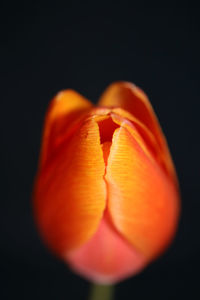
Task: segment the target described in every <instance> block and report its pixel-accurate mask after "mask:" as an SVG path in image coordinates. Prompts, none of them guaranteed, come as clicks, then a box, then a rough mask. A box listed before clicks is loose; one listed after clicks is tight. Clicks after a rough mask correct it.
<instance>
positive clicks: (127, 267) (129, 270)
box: [66, 217, 146, 284]
mask: <svg viewBox="0 0 200 300" xmlns="http://www.w3.org/2000/svg"><path fill="white" fill-rule="evenodd" d="M66 259H67V261H68V262H69V263H70V265H71V267H72V268H73V269H75V271H76V272H77V273H79V274H82V275H84V276H86V277H87V278H88V279H89V280H92V281H95V282H98V283H101V284H112V283H116V282H117V281H119V280H122V279H125V278H126V277H128V276H130V275H135V274H136V273H138V272H139V271H140V270H141V269H142V268H144V266H145V265H146V258H145V257H144V255H142V254H141V253H138V251H137V250H135V249H134V247H132V246H131V245H129V244H128V243H127V242H126V241H125V240H124V239H123V238H122V237H121V236H120V235H119V234H118V233H117V232H115V231H114V230H113V229H112V227H111V226H110V225H109V222H108V221H107V220H106V218H105V217H104V218H103V219H102V220H101V223H100V225H99V227H98V230H97V232H96V233H95V234H94V236H93V237H92V238H91V239H90V240H89V241H88V242H87V243H86V244H84V245H83V246H82V247H80V248H79V249H77V250H74V251H72V252H71V253H69V254H68V255H67V256H66Z"/></svg>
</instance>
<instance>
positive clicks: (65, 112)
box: [40, 90, 92, 165]
mask: <svg viewBox="0 0 200 300" xmlns="http://www.w3.org/2000/svg"><path fill="white" fill-rule="evenodd" d="M91 107H92V103H90V102H89V101H88V100H87V99H85V98H84V97H83V96H81V95H80V94H78V93H77V92H75V91H73V90H64V91H61V92H59V93H58V94H57V95H56V96H55V98H54V99H53V100H52V101H51V103H50V105H49V108H48V112H47V114H46V118H45V126H44V134H43V139H42V150H41V157H40V164H41V165H44V163H45V162H46V160H47V159H48V158H49V157H50V156H51V155H52V153H53V152H54V150H55V148H56V147H58V146H59V145H60V144H61V143H62V141H63V140H66V135H69V134H70V133H71V130H72V129H73V128H74V127H75V126H74V125H75V123H76V124H78V121H79V119H80V117H81V116H83V115H84V113H85V112H88V110H89V109H90V108H91Z"/></svg>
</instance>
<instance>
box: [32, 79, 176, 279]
mask: <svg viewBox="0 0 200 300" xmlns="http://www.w3.org/2000/svg"><path fill="white" fill-rule="evenodd" d="M179 210H180V202H179V188H178V180H177V176H176V172H175V169H174V165H173V162H172V159H171V156H170V152H169V149H168V146H167V142H166V140H165V137H164V135H163V133H162V130H161V128H160V125H159V122H158V120H157V118H156V115H155V113H154V111H153V109H152V106H151V104H150V102H149V100H148V98H147V96H146V95H145V93H144V92H143V91H142V90H141V89H139V88H138V87H136V86H135V85H133V84H131V83H128V82H117V83H113V84H111V85H110V86H109V87H108V88H107V89H106V91H105V92H104V93H103V95H102V96H101V98H100V101H99V104H98V106H96V107H95V106H93V104H92V103H91V102H89V101H88V100H87V99H85V98H84V97H82V96H81V95H79V94H78V93H77V92H75V91H73V90H64V91H61V92H60V93H58V94H57V95H56V96H55V98H54V99H53V100H52V102H51V103H50V105H49V108H48V111H47V114H46V119H45V126H44V133H43V139H42V147H41V155H40V161H39V169H38V174H37V177H36V181H35V188H34V213H35V218H36V223H37V226H38V228H39V231H40V234H41V237H42V239H43V240H44V242H45V244H46V245H47V246H48V247H49V248H50V249H51V251H53V252H54V253H55V254H56V255H57V256H59V257H60V258H61V259H63V260H64V261H65V262H66V263H67V264H68V265H69V266H70V267H71V268H72V269H73V270H75V272H77V273H78V274H81V275H83V276H84V277H85V278H87V279H89V280H91V281H93V282H96V283H104V284H112V283H116V282H118V281H120V280H122V279H125V278H127V277H129V276H132V275H134V274H137V273H138V272H140V271H141V270H143V269H144V267H145V266H147V265H148V264H149V263H150V262H151V261H153V260H154V259H155V258H157V257H158V256H159V255H160V254H161V253H163V251H164V250H165V249H166V248H167V246H168V245H169V244H170V243H171V241H172V239H173V237H174V235H175V232H176V229H177V223H178V216H179Z"/></svg>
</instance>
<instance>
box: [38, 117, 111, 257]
mask: <svg viewBox="0 0 200 300" xmlns="http://www.w3.org/2000/svg"><path fill="white" fill-rule="evenodd" d="M104 173H105V164H104V158H103V153H102V149H101V146H100V136H99V128H98V125H97V123H96V122H95V121H94V120H92V119H90V120H88V121H86V122H85V123H84V124H83V125H82V127H81V128H79V129H78V130H77V131H76V132H75V134H74V135H73V137H72V138H71V140H70V142H68V141H66V142H65V143H63V144H62V146H61V147H60V148H59V151H58V152H57V153H56V156H54V157H53V158H52V159H51V160H50V161H49V163H48V164H46V165H45V167H44V168H42V169H41V170H40V171H39V174H38V176H37V179H36V185H35V214H36V218H37V223H38V226H39V228H40V232H41V233H42V236H43V238H44V240H45V241H46V243H47V244H48V245H49V246H50V247H51V248H52V249H53V250H54V251H56V252H57V253H58V254H60V255H63V253H64V254H66V252H67V251H69V250H71V249H75V248H77V247H79V246H80V245H82V244H83V243H85V242H86V241H87V240H88V239H89V238H90V237H91V236H92V235H93V234H94V232H95V231H96V230H97V227H98V224H99V222H100V219H101V217H102V214H103V211H104V208H105V201H106V186H105V181H104V180H103V176H104Z"/></svg>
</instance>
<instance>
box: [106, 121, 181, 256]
mask: <svg viewBox="0 0 200 300" xmlns="http://www.w3.org/2000/svg"><path fill="white" fill-rule="evenodd" d="M105 178H106V182H107V190H108V210H109V212H110V215H111V219H112V221H113V223H114V226H116V228H117V230H118V231H119V232H120V233H121V234H122V235H123V236H124V237H125V238H127V240H128V241H129V242H130V243H131V244H132V245H134V246H135V247H136V249H138V250H139V251H141V252H142V253H143V254H145V256H146V257H147V258H148V259H152V258H154V257H155V256H156V255H158V254H159V253H160V252H161V251H163V250H164V248H165V247H166V246H167V244H168V243H169V241H170V240H171V238H172V237H173V235H174V232H175V229H176V223H177V219H178V214H179V198H178V192H177V189H176V186H175V184H174V182H173V181H172V180H171V178H170V177H168V176H166V174H165V173H164V172H163V171H162V169H161V168H160V167H159V165H157V164H156V162H154V161H152V160H150V159H149V158H148V156H147V155H146V154H145V152H144V151H143V150H142V148H141V146H140V145H139V144H138V141H136V139H135V138H134V137H133V134H131V133H129V131H128V130H127V129H126V128H123V127H120V128H118V129H116V131H115V133H114V136H113V142H112V146H111V148H110V155H109V157H108V165H107V171H106V176H105Z"/></svg>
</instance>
